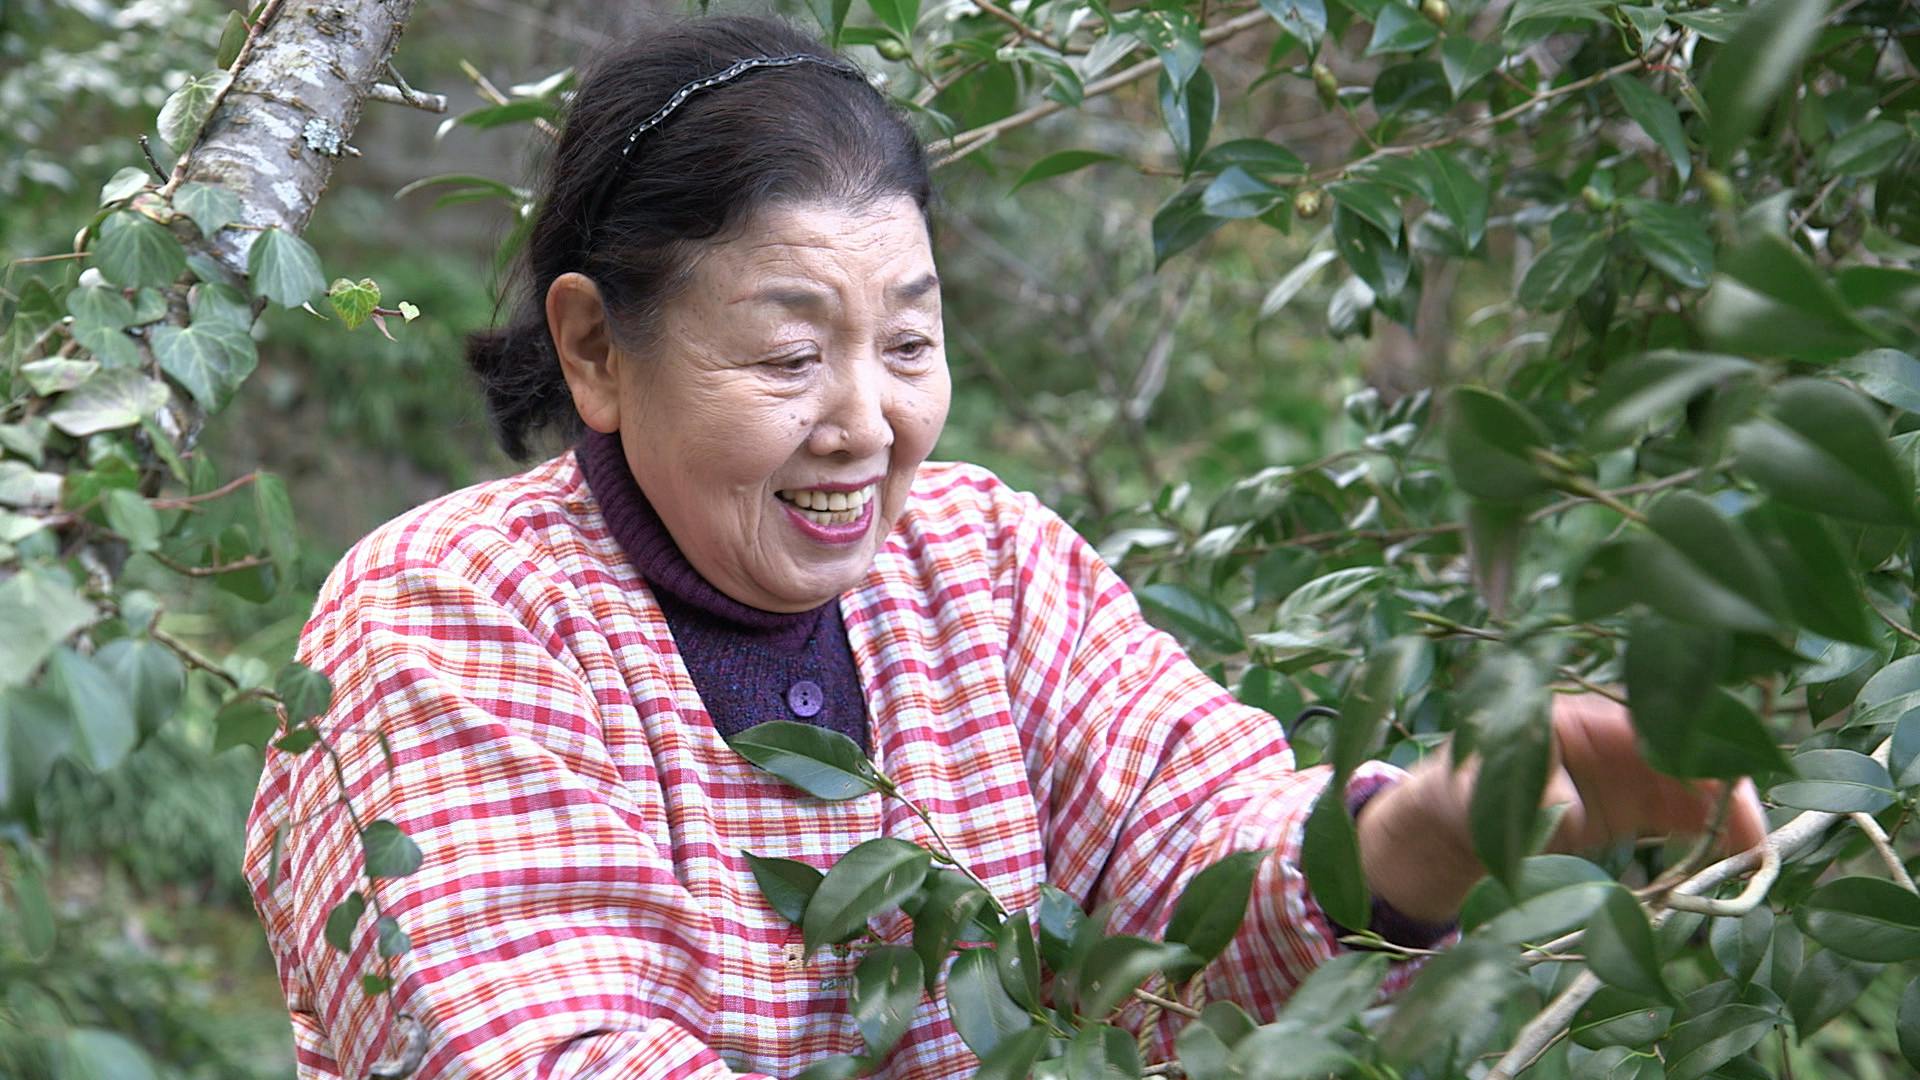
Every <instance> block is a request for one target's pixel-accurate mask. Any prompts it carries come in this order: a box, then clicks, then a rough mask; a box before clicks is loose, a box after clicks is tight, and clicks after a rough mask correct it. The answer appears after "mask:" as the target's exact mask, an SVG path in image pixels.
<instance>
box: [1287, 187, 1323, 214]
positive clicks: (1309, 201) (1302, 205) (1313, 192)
mask: <svg viewBox="0 0 1920 1080" xmlns="http://www.w3.org/2000/svg"><path fill="white" fill-rule="evenodd" d="M1325 205H1326V197H1325V196H1323V195H1321V194H1320V191H1319V189H1318V188H1301V189H1300V191H1299V192H1298V193H1296V194H1295V195H1294V197H1293V216H1294V217H1297V218H1313V217H1319V216H1320V210H1321V208H1322V207H1324V206H1325Z"/></svg>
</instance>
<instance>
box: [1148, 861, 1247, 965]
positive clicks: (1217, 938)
mask: <svg viewBox="0 0 1920 1080" xmlns="http://www.w3.org/2000/svg"><path fill="white" fill-rule="evenodd" d="M1267 854H1268V852H1267V850H1266V849H1261V850H1258V851H1239V852H1235V853H1234V854H1232V855H1229V856H1227V857H1226V858H1224V859H1221V860H1220V861H1219V862H1216V863H1214V864H1213V865H1211V866H1208V867H1207V868H1205V869H1204V870H1201V871H1200V872H1199V873H1197V874H1195V875H1193V879H1192V880H1191V881H1189V882H1187V887H1186V888H1185V889H1182V890H1181V891H1180V899H1179V900H1176V901H1175V902H1174V905H1173V914H1172V915H1171V916H1170V917H1169V918H1168V919H1167V932H1166V934H1165V938H1166V940H1167V941H1169V942H1172V943H1174V944H1177V945H1185V946H1186V947H1187V949H1188V950H1189V951H1191V952H1192V953H1193V968H1192V970H1187V968H1186V966H1185V965H1180V966H1176V967H1170V968H1168V970H1167V978H1168V980H1169V981H1172V982H1176V983H1178V982H1184V981H1185V980H1186V979H1188V978H1191V977H1192V976H1193V975H1194V974H1195V973H1197V972H1198V971H1199V970H1200V968H1202V967H1204V966H1206V965H1207V964H1209V963H1211V962H1212V961H1213V959H1214V958H1215V957H1217V956H1219V955H1220V954H1221V953H1223V952H1225V951H1226V948H1227V946H1228V945H1229V944H1231V943H1232V942H1233V936H1234V935H1235V934H1237V933H1239V932H1240V923H1241V921H1242V920H1244V919H1245V918H1246V915H1247V900H1248V899H1249V898H1250V897H1251V896H1252V895H1253V881H1254V878H1255V877H1257V876H1258V875H1259V873H1260V866H1261V864H1262V863H1263V862H1264V861H1265V860H1266V857H1267Z"/></svg>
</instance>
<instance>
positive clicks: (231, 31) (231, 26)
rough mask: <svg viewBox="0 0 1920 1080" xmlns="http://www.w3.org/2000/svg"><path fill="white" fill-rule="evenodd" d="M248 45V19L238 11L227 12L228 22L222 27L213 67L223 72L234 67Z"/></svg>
mask: <svg viewBox="0 0 1920 1080" xmlns="http://www.w3.org/2000/svg"><path fill="white" fill-rule="evenodd" d="M246 44H247V17H246V16H245V15H242V14H241V13H240V12H238V11H229V12H227V21H226V22H224V23H222V24H221V26H220V45H219V47H218V48H217V49H216V50H215V52H214V59H213V65H214V66H215V67H217V68H221V69H223V70H224V69H226V68H230V67H232V66H233V62H234V61H235V60H238V59H240V50H241V49H242V48H244V47H245V46H246Z"/></svg>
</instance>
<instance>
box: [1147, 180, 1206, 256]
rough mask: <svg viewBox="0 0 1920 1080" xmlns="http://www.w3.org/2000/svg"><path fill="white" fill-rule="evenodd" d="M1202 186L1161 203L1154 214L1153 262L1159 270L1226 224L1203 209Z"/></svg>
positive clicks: (1189, 188)
mask: <svg viewBox="0 0 1920 1080" xmlns="http://www.w3.org/2000/svg"><path fill="white" fill-rule="evenodd" d="M1201 194H1202V189H1201V188H1199V187H1197V186H1189V187H1187V188H1184V189H1182V190H1180V191H1178V192H1175V193H1174V195H1173V196H1172V197H1171V198H1169V199H1168V200H1167V201H1166V202H1164V203H1161V204H1160V209H1159V210H1157V211H1155V212H1154V215H1153V265H1154V268H1155V269H1159V268H1160V267H1161V266H1162V265H1164V264H1165V263H1166V261H1167V260H1168V259H1171V258H1173V257H1174V256H1175V255H1178V254H1180V253H1181V252H1182V251H1185V250H1187V249H1188V248H1190V247H1192V246H1193V245H1195V244H1197V243H1199V242H1200V241H1202V240H1204V239H1206V238H1207V237H1208V235H1210V234H1211V233H1212V232H1213V230H1215V229H1217V228H1219V227H1220V226H1221V224H1222V222H1221V219H1220V218H1217V217H1214V216H1213V215H1211V214H1209V213H1207V212H1206V211H1205V210H1203V209H1202V208H1201V205H1200V199H1201Z"/></svg>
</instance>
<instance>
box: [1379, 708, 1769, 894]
mask: <svg viewBox="0 0 1920 1080" xmlns="http://www.w3.org/2000/svg"><path fill="white" fill-rule="evenodd" d="M1553 731H1554V746H1555V768H1554V771H1553V773H1552V774H1551V776H1550V777H1549V779H1548V782H1547V791H1546V795H1545V798H1544V799H1543V805H1564V806H1565V807H1566V808H1567V809H1566V814H1565V816H1563V817H1562V818H1561V820H1560V825H1559V828H1558V829H1556V830H1555V832H1554V836H1553V840H1552V843H1551V844H1550V845H1549V846H1550V848H1551V849H1552V850H1554V851H1580V850H1589V849H1592V848H1596V847H1600V846H1602V845H1605V844H1607V843H1610V842H1613V841H1616V840H1623V839H1628V838H1632V837H1638V836H1664V835H1667V834H1669V833H1699V832H1703V831H1705V829H1706V828H1707V825H1708V823H1709V820H1710V819H1711V818H1712V816H1713V810H1714V807H1715V805H1716V804H1717V803H1718V801H1719V798H1720V794H1721V791H1722V790H1723V787H1722V785H1720V784H1719V783H1716V782H1713V781H1704V780H1703V781H1694V782H1689V781H1684V780H1676V779H1674V778H1673V777H1670V776H1666V775H1663V774H1661V773H1657V772H1655V771H1654V770H1653V768H1652V767H1651V766H1649V765H1648V764H1647V762H1646V760H1645V759H1644V758H1642V757H1641V756H1640V750H1639V746H1638V744H1637V742H1636V739H1635V735H1634V730H1633V724H1632V721H1631V720H1629V719H1628V717H1627V711H1626V709H1624V708H1622V707H1621V706H1619V705H1617V704H1615V703H1614V702H1612V701H1609V700H1607V699H1606V698H1603V697H1600V696H1598V695H1581V696H1578V697H1567V696H1563V697H1558V698H1556V699H1555V701H1554V707H1553ZM1478 776H1479V762H1478V760H1477V759H1468V761H1467V762H1466V763H1465V765H1464V766H1463V767H1461V768H1460V769H1458V770H1456V769H1454V768H1453V767H1452V763H1451V761H1450V759H1449V758H1448V756H1447V755H1446V754H1444V753H1442V754H1437V755H1434V756H1433V757H1430V758H1428V759H1427V760H1425V761H1423V762H1421V763H1420V764H1419V765H1417V766H1415V767H1414V769H1413V771H1412V773H1411V774H1410V775H1409V776H1408V777H1407V779H1405V780H1404V781H1402V782H1400V783H1399V784H1396V785H1394V786H1393V787H1391V788H1389V789H1387V790H1386V791H1383V792H1381V793H1380V794H1379V795H1377V796H1375V797H1374V798H1373V799H1372V800H1371V801H1370V802H1368V803H1367V805H1366V807H1365V808H1364V809H1363V810H1361V812H1360V819H1359V822H1358V828H1359V833H1360V862H1361V866H1362V867H1363V869H1364V870H1365V872H1366V877H1367V885H1368V887H1369V888H1370V889H1372V890H1373V893H1374V895H1375V896H1378V897H1380V898H1381V899H1383V900H1385V901H1386V902H1387V903H1389V904H1392V905H1393V906H1394V907H1395V908H1397V909H1399V910H1400V911H1401V912H1402V913H1404V914H1406V915H1408V916H1411V917H1413V918H1415V919H1420V920H1422V921H1426V922H1444V921H1445V920H1447V919H1451V918H1452V917H1453V916H1454V915H1455V914H1456V913H1457V912H1458V911H1459V909H1460V902H1461V901H1462V900H1464V899H1465V898H1466V895H1467V890H1468V889H1470V888H1471V887H1472V886H1473V883H1474V882H1475V881H1477V880H1479V878H1480V876H1481V875H1482V874H1483V873H1485V870H1484V868H1483V867H1482V866H1481V865H1480V860H1479V859H1478V858H1476V857H1475V856H1474V854H1473V845H1472V841H1471V840H1470V838H1469V834H1468V831H1467V805H1468V803H1469V801H1470V800H1471V798H1472V796H1473V785H1474V783H1475V781H1476V780H1477V778H1478ZM1765 838H1766V820H1765V818H1764V816H1763V815H1762V813H1761V809H1760V800H1759V798H1758V797H1757V796H1756V795H1755V794H1754V791H1753V785H1752V784H1751V783H1749V782H1747V781H1745V780H1742V781H1741V782H1740V783H1739V785H1738V786H1737V787H1736V788H1735V791H1734V799H1733V804H1732V806H1731V808H1730V809H1729V812H1728V815H1727V821H1726V825H1725V827H1724V831H1723V833H1722V836H1721V843H1722V846H1723V848H1724V849H1725V850H1727V851H1728V852H1734V851H1743V850H1745V849H1747V848H1749V847H1752V846H1754V845H1756V844H1758V843H1760V842H1761V841H1762V840H1764V839H1765Z"/></svg>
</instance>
